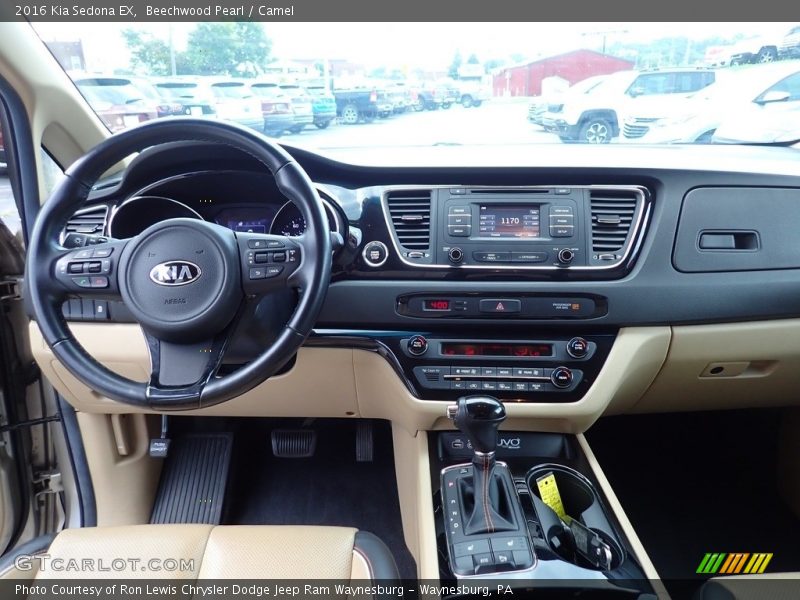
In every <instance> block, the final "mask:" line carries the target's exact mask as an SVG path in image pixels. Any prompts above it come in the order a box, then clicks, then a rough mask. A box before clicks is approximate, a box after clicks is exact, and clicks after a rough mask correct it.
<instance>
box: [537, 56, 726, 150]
mask: <svg viewBox="0 0 800 600" xmlns="http://www.w3.org/2000/svg"><path fill="white" fill-rule="evenodd" d="M715 80H716V71H714V70H712V69H693V68H676V69H658V70H653V71H619V72H617V73H614V74H612V75H609V76H608V78H607V79H606V80H605V81H603V82H602V83H601V84H600V85H598V86H597V87H595V88H594V89H593V90H591V92H590V93H588V94H581V95H578V96H574V97H570V98H569V99H568V100H567V101H565V102H564V103H563V104H555V105H551V106H549V107H548V110H547V113H545V116H544V118H543V119H542V124H543V126H544V128H545V130H546V131H550V132H552V133H556V134H557V135H558V136H559V138H560V139H561V141H563V142H581V143H586V144H607V143H609V142H610V141H611V140H612V138H615V137H617V136H619V134H620V125H621V115H622V114H625V113H627V112H628V111H629V110H630V108H629V107H630V105H632V104H634V103H635V104H636V105H640V106H641V105H645V104H649V103H650V102H652V101H654V100H655V99H658V98H663V97H665V96H667V97H669V98H670V99H672V100H674V99H675V98H676V97H681V96H682V97H686V96H688V95H689V94H692V93H694V92H697V91H699V90H701V89H703V88H705V87H707V86H709V85H711V84H712V83H714V81H715Z"/></svg>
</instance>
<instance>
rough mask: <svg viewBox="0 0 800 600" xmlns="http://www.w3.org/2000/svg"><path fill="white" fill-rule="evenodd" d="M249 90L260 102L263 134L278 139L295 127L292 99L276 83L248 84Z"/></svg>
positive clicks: (258, 82)
mask: <svg viewBox="0 0 800 600" xmlns="http://www.w3.org/2000/svg"><path fill="white" fill-rule="evenodd" d="M250 89H251V90H252V91H253V94H254V95H255V96H256V97H257V98H258V99H259V101H260V102H261V116H262V117H263V118H264V133H266V134H267V135H270V136H272V137H280V136H281V135H283V133H284V132H285V131H289V130H291V129H292V128H293V127H295V114H294V110H293V107H292V105H293V103H292V99H291V98H290V97H289V96H288V95H287V94H286V93H285V92H284V91H283V90H282V89H281V88H280V86H279V85H278V84H277V83H275V82H271V81H256V82H253V83H251V84H250Z"/></svg>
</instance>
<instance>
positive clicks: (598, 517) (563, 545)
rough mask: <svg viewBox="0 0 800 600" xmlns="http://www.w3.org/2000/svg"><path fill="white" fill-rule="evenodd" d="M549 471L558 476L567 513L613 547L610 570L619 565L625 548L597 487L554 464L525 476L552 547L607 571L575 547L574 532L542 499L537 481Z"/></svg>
mask: <svg viewBox="0 0 800 600" xmlns="http://www.w3.org/2000/svg"><path fill="white" fill-rule="evenodd" d="M548 473H552V474H553V476H554V477H555V480H556V485H557V486H558V491H559V494H560V496H561V503H562V505H563V506H564V513H565V514H566V515H567V516H568V517H571V518H573V519H576V520H577V521H579V522H580V523H582V524H583V525H585V526H586V527H588V528H589V529H590V530H592V531H593V532H595V533H597V534H598V535H599V536H600V539H601V540H602V541H603V542H605V543H606V544H608V546H609V547H610V549H611V568H610V569H608V570H614V569H616V568H617V567H619V566H620V565H621V564H622V560H623V557H624V555H623V551H622V547H621V545H620V543H619V540H618V539H617V536H616V534H615V533H614V528H613V527H612V525H611V523H610V522H609V520H608V518H607V517H606V514H605V511H604V509H603V507H602V505H601V504H600V499H599V497H598V495H597V492H596V491H595V490H594V487H593V486H592V484H591V483H590V482H589V480H588V479H586V478H585V477H584V476H583V475H581V474H580V473H578V472H577V471H575V470H573V469H570V468H569V467H565V466H562V465H554V464H553V465H540V466H538V467H535V468H533V469H531V470H530V471H528V475H527V476H526V482H527V484H528V489H529V491H530V498H531V501H532V502H533V507H534V509H535V510H536V516H537V517H538V519H539V524H540V525H541V527H542V531H543V533H544V538H545V540H546V541H547V544H548V546H549V547H550V549H551V550H552V551H553V552H554V553H555V554H557V555H558V556H560V557H561V558H563V559H564V560H566V561H569V562H571V563H573V564H575V565H577V566H580V567H584V568H587V569H595V570H606V569H604V568H603V567H600V566H597V565H595V564H592V562H590V561H589V560H588V559H586V558H585V557H584V556H583V555H582V554H580V553H579V552H578V551H577V550H576V546H575V539H574V537H573V534H572V532H571V531H570V530H569V528H568V527H567V526H566V524H565V523H564V521H563V520H562V519H561V518H560V517H559V516H558V515H557V514H556V512H555V511H554V510H553V509H552V508H550V507H549V506H548V505H547V504H545V503H544V501H543V500H542V497H541V494H540V492H539V487H538V485H537V483H536V480H537V479H539V478H540V477H542V476H544V475H546V474H548Z"/></svg>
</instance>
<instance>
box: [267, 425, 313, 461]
mask: <svg viewBox="0 0 800 600" xmlns="http://www.w3.org/2000/svg"><path fill="white" fill-rule="evenodd" d="M316 449H317V432H316V431H314V430H313V429H273V431H272V454H274V455H275V456H276V457H278V458H309V457H311V456H314V451H315V450H316Z"/></svg>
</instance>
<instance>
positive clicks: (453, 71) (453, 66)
mask: <svg viewBox="0 0 800 600" xmlns="http://www.w3.org/2000/svg"><path fill="white" fill-rule="evenodd" d="M461 62H462V60H461V52H460V51H459V50H456V54H455V56H453V62H451V63H450V68H449V69H448V70H447V74H448V75H449V76H450V77H451V78H452V79H458V69H459V67H460V66H461Z"/></svg>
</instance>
